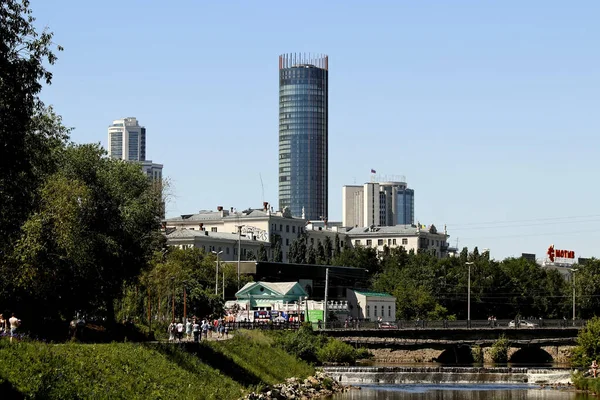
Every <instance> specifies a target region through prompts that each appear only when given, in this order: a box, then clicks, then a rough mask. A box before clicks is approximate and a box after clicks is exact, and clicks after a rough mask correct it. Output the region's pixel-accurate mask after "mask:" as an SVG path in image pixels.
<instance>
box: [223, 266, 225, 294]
mask: <svg viewBox="0 0 600 400" xmlns="http://www.w3.org/2000/svg"><path fill="white" fill-rule="evenodd" d="M223 301H225V270H223Z"/></svg>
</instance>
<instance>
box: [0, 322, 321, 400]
mask: <svg viewBox="0 0 600 400" xmlns="http://www.w3.org/2000/svg"><path fill="white" fill-rule="evenodd" d="M0 360H2V362H0V391H2V393H6V394H10V395H12V397H11V398H13V397H16V398H18V397H19V395H20V396H26V397H35V398H45V399H46V398H49V399H71V398H81V399H219V400H224V399H237V398H239V397H241V396H242V395H243V393H245V392H247V391H248V390H252V389H253V388H255V387H257V386H261V385H265V384H274V383H277V382H281V381H283V380H285V379H286V378H288V377H291V376H297V377H306V376H308V375H311V374H313V373H314V370H313V368H312V367H310V366H309V365H308V364H306V363H304V362H301V361H299V360H297V359H295V358H294V357H292V356H290V355H289V354H287V353H285V352H283V351H281V350H279V349H277V348H275V347H273V346H272V343H271V339H270V338H268V337H266V336H264V335H263V334H262V333H260V332H240V333H238V334H237V336H236V337H234V338H233V339H231V340H227V341H221V342H208V343H207V342H205V343H203V344H201V345H199V346H197V347H194V345H193V344H190V345H187V347H186V349H184V348H183V346H180V345H174V344H134V343H112V344H77V343H68V344H45V343H40V342H21V343H13V344H11V343H9V342H8V340H1V341H0Z"/></svg>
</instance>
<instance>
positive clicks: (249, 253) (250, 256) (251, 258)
mask: <svg viewBox="0 0 600 400" xmlns="http://www.w3.org/2000/svg"><path fill="white" fill-rule="evenodd" d="M244 258H245V259H246V261H255V260H256V255H254V252H253V251H252V250H248V251H247V252H246V257H244Z"/></svg>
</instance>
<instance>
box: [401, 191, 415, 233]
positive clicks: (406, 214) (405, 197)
mask: <svg viewBox="0 0 600 400" xmlns="http://www.w3.org/2000/svg"><path fill="white" fill-rule="evenodd" d="M396 196H397V199H396V225H412V224H414V223H415V191H414V190H412V189H408V188H404V189H399V190H398V193H397V194H396Z"/></svg>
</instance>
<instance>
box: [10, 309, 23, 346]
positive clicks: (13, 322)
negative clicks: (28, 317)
mask: <svg viewBox="0 0 600 400" xmlns="http://www.w3.org/2000/svg"><path fill="white" fill-rule="evenodd" d="M8 323H9V324H10V342H11V343H12V341H13V338H14V337H16V336H17V329H19V326H21V320H20V319H19V318H17V317H16V316H15V313H12V316H11V317H10V318H9V319H8Z"/></svg>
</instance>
